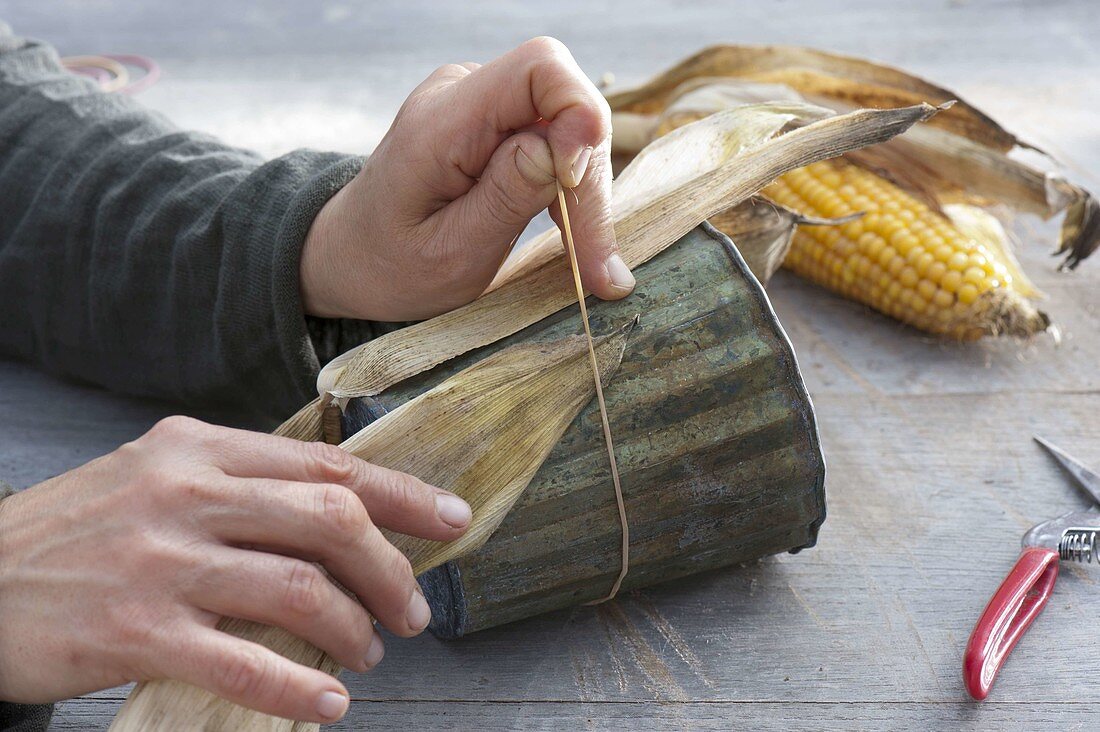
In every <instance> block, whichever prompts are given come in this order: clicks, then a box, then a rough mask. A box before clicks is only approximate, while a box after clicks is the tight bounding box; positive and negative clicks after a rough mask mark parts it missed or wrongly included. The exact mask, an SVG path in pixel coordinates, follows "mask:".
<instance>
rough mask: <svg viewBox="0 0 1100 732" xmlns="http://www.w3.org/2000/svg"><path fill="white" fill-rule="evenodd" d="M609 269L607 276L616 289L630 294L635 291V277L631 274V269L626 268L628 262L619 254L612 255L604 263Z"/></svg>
mask: <svg viewBox="0 0 1100 732" xmlns="http://www.w3.org/2000/svg"><path fill="white" fill-rule="evenodd" d="M604 265H605V266H606V267H607V276H608V277H610V278H611V284H612V285H614V286H615V288H616V289H619V290H625V291H626V292H630V291H631V290H633V289H634V284H635V280H634V275H633V274H631V273H630V268H629V267H627V266H626V262H624V261H623V258H622V257H620V256H619V255H618V254H612V255H611V256H610V257H608V258H607V261H606V262H604Z"/></svg>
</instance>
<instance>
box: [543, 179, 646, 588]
mask: <svg viewBox="0 0 1100 732" xmlns="http://www.w3.org/2000/svg"><path fill="white" fill-rule="evenodd" d="M576 195H577V193H576V191H574V192H573V196H574V197H576ZM578 200H579V199H578ZM558 206H559V207H560V208H561V223H562V229H564V233H565V244H566V251H567V252H568V253H569V266H570V267H571V268H572V270H573V284H574V285H575V286H576V288H577V302H578V304H579V305H580V309H581V322H582V323H584V335H585V336H586V337H587V338H588V360H589V361H590V362H591V364H592V378H593V380H594V381H595V382H596V401H597V402H598V403H599V405H600V420H601V421H602V422H603V437H604V442H606V443H607V459H608V462H609V463H610V464H611V482H612V483H613V484H614V486H615V503H616V505H617V506H618V508H619V523H620V524H621V525H622V535H623V542H622V564H621V566H620V568H619V576H618V577H617V578H616V579H615V584H613V585H612V586H611V591H610V592H609V593H607V596H606V597H604V598H602V599H600V600H593V601H592V602H589V603H586V604H588V605H599V604H600V603H603V602H607V601H608V600H613V599H615V595H617V594H619V588H620V587H621V586H622V584H623V580H624V579H626V573H627V572H629V571H630V524H629V522H628V521H627V519H626V501H625V500H624V499H623V487H622V484H621V483H620V482H619V466H618V464H617V463H616V462H615V444H614V443H613V442H612V440H611V424H610V422H609V421H608V419H607V404H606V403H605V402H604V398H603V384H602V383H601V382H602V380H601V378H600V366H599V363H598V362H597V361H596V346H595V344H593V342H592V327H591V326H590V325H589V324H588V307H587V306H586V305H585V304H584V287H583V286H582V285H581V271H580V268H579V267H578V265H577V250H576V247H574V246H573V230H572V228H570V226H569V209H568V207H567V206H566V205H565V189H564V188H562V187H561V182H560V181H559V182H558Z"/></svg>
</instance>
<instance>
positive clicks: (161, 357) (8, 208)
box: [0, 28, 370, 416]
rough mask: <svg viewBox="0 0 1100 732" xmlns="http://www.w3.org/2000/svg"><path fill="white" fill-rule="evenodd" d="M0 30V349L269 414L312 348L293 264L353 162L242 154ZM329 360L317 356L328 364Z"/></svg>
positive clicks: (144, 388) (309, 360) (305, 394)
mask: <svg viewBox="0 0 1100 732" xmlns="http://www.w3.org/2000/svg"><path fill="white" fill-rule="evenodd" d="M5 30H6V29H2V28H0V354H4V355H9V356H15V357H19V358H24V359H28V360H31V361H34V362H35V363H37V364H39V365H40V366H41V367H43V368H45V369H47V370H49V371H51V372H54V373H57V374H61V375H65V376H70V377H75V378H79V379H81V380H86V381H90V382H94V383H97V384H101V385H103V386H107V387H110V388H112V389H117V390H120V391H125V392H129V393H134V394H143V395H154V396H161V397H168V398H173V399H179V400H187V401H192V402H219V403H229V404H234V405H240V406H246V407H249V408H252V409H254V410H257V411H261V412H263V413H265V414H268V415H271V416H285V415H286V414H288V413H290V412H292V411H293V410H294V409H296V408H297V407H298V406H300V405H301V403H303V402H304V401H306V400H308V399H309V398H310V397H311V396H312V393H311V392H312V379H313V376H314V374H315V372H316V369H317V366H318V354H317V352H316V349H315V347H314V341H313V340H311V338H310V331H311V330H312V332H313V333H314V335H315V336H316V337H317V341H318V342H327V343H330V344H331V346H332V348H333V350H338V349H339V348H342V347H346V346H347V345H349V343H348V341H353V340H362V339H365V338H367V337H369V335H370V326H369V325H367V324H350V326H349V327H350V328H351V330H352V331H353V335H352V337H351V338H346V337H345V338H341V337H339V336H340V335H341V334H340V333H337V332H336V330H334V329H340V328H341V327H342V326H341V325H339V324H338V323H336V322H335V321H325V322H323V323H322V322H314V323H313V324H312V326H313V327H312V328H307V322H306V318H305V316H304V314H303V311H302V305H301V300H300V296H299V284H298V277H299V258H300V250H301V247H302V243H303V241H304V239H305V237H306V233H307V231H308V229H309V226H310V224H311V222H312V221H313V218H314V216H315V215H316V213H317V212H318V211H319V210H320V209H321V207H322V206H323V205H324V203H325V202H326V201H327V200H328V198H329V197H330V196H332V195H333V194H334V193H335V192H336V191H337V190H339V188H340V187H342V186H343V185H344V184H345V183H346V182H347V181H349V180H350V179H351V178H352V177H353V176H354V174H355V172H356V171H357V170H358V169H359V167H360V165H361V162H362V161H361V160H360V159H356V158H353V157H349V156H343V155H336V154H329V153H317V152H311V151H297V152H294V153H291V154H289V155H286V156H284V157H282V158H278V159H276V160H274V161H271V162H268V163H264V162H263V161H262V160H261V159H259V158H258V157H257V156H256V155H254V154H253V153H250V152H248V151H244V150H239V149H235V148H231V147H228V146H226V145H223V144H221V143H219V142H218V141H216V140H214V139H212V138H210V137H208V136H204V135H199V134H195V133H190V132H181V131H179V130H176V129H174V128H173V127H172V126H171V125H170V124H169V123H168V122H167V121H165V120H164V119H163V118H161V117H160V116H158V115H155V114H153V113H151V112H149V111H147V110H145V109H144V108H142V107H141V106H140V105H139V104H137V103H135V102H134V101H132V100H131V99H129V98H127V97H124V96H118V95H105V94H102V93H100V92H98V91H97V90H96V89H95V88H94V85H92V84H91V83H90V82H88V81H86V80H82V79H78V78H75V77H73V76H71V75H69V74H68V73H67V72H65V71H64V70H63V69H61V68H60V66H59V65H58V63H57V58H56V54H55V53H54V51H53V50H52V49H51V48H49V47H48V46H44V45H41V44H36V43H34V42H23V41H21V40H19V39H17V38H14V37H13V36H11V35H10V34H9V33H6V32H5ZM331 355H333V354H332V353H327V354H323V356H325V357H327V356H331Z"/></svg>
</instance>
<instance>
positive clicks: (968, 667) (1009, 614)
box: [963, 546, 1058, 701]
mask: <svg viewBox="0 0 1100 732" xmlns="http://www.w3.org/2000/svg"><path fill="white" fill-rule="evenodd" d="M1056 579H1058V552H1056V551H1054V550H1053V549H1045V548H1043V547H1037V546H1029V547H1026V548H1025V549H1024V551H1023V552H1022V553H1021V554H1020V558H1019V559H1017V560H1016V566H1015V567H1013V568H1012V571H1011V572H1009V573H1008V576H1007V577H1005V581H1004V582H1002V583H1001V586H1000V587H998V588H997V592H996V593H995V594H994V595H993V599H992V600H990V601H989V604H988V605H986V607H985V612H983V613H982V617H981V618H980V619H979V620H978V624H977V625H975V626H974V632H973V633H971V634H970V642H969V643H967V644H966V655H965V656H963V680H964V681H965V682H966V690H967V692H969V693H970V696H972V697H974V698H975V699H977V700H978V701H981V700H982V699H985V698H986V697H987V696H988V695H989V690H990V689H991V688H993V680H994V679H996V678H997V672H998V671H1000V670H1001V666H1002V665H1004V662H1005V659H1007V658H1008V654H1009V653H1010V652H1011V651H1012V648H1013V646H1015V645H1016V643H1017V641H1019V640H1020V638H1021V637H1022V636H1023V634H1024V631H1025V630H1027V628H1028V626H1029V625H1031V623H1032V622H1033V621H1034V620H1035V618H1036V617H1038V615H1039V611H1040V610H1042V609H1043V606H1044V605H1046V604H1047V600H1048V599H1049V598H1050V593H1051V592H1053V591H1054V581H1055V580H1056Z"/></svg>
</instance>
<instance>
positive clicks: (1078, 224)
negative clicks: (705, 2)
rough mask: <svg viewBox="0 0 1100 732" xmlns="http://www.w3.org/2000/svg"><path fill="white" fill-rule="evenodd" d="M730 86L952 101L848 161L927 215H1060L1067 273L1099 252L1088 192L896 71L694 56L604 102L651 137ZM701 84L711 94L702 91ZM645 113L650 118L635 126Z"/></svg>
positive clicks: (787, 58) (768, 56) (984, 120)
mask: <svg viewBox="0 0 1100 732" xmlns="http://www.w3.org/2000/svg"><path fill="white" fill-rule="evenodd" d="M731 79H732V80H736V81H740V82H744V83H746V84H748V85H750V88H751V86H752V85H761V84H770V85H773V86H776V87H778V88H780V89H782V90H784V91H783V96H782V97H781V98H782V99H784V100H790V99H792V97H791V94H795V95H797V97H798V98H801V99H803V100H805V101H807V102H811V103H814V104H819V105H822V106H826V107H829V108H831V109H834V110H836V111H845V110H848V109H852V108H855V107H862V106H870V107H882V106H895V105H898V104H911V103H913V102H914V101H927V102H935V103H943V102H945V101H948V100H959V101H958V103H957V104H955V105H954V106H953V107H952V108H951V109H948V110H946V111H944V112H943V113H941V114H939V115H937V116H936V118H935V119H933V120H931V122H930V123H929V124H928V125H921V126H919V127H916V128H914V129H913V130H911V131H910V132H909V133H907V134H906V135H904V136H903V137H899V138H896V139H894V140H891V141H890V142H888V143H886V144H883V145H878V146H875V147H873V148H868V149H865V150H860V151H856V152H854V153H852V154H850V155H848V157H849V158H850V159H851V160H853V161H855V162H857V163H859V164H860V165H862V166H863V167H867V168H869V169H871V170H875V171H877V172H880V173H885V175H886V177H888V178H890V179H892V180H894V182H896V183H898V184H899V185H901V186H903V187H904V188H906V189H907V190H909V191H910V192H911V193H914V194H915V195H917V196H918V197H920V198H922V199H923V200H925V201H929V202H934V203H935V204H936V205H937V207H938V204H942V203H948V202H956V203H969V204H972V205H979V206H985V205H990V204H1004V205H1006V206H1008V207H1010V208H1011V209H1013V210H1014V211H1021V212H1029V213H1035V214H1038V215H1040V216H1042V217H1044V218H1049V217H1052V216H1054V215H1056V214H1058V213H1061V212H1063V211H1065V212H1066V218H1065V220H1064V223H1063V227H1062V233H1061V236H1060V242H1059V247H1058V252H1057V253H1059V254H1067V259H1066V262H1065V264H1064V265H1063V266H1065V267H1070V268H1072V267H1075V266H1076V265H1077V263H1079V262H1080V261H1081V260H1082V259H1084V258H1085V257H1087V256H1088V255H1089V254H1091V253H1092V252H1093V251H1095V250H1096V248H1097V246H1098V245H1100V206H1098V205H1097V203H1096V201H1095V199H1094V198H1093V197H1092V196H1091V194H1089V193H1088V192H1087V191H1086V190H1084V189H1083V188H1081V187H1079V186H1077V185H1075V184H1073V183H1071V182H1069V181H1067V180H1066V179H1064V178H1062V177H1061V176H1058V175H1055V174H1053V173H1050V172H1046V171H1041V170H1036V169H1035V168H1032V167H1030V166H1028V165H1026V164H1024V163H1022V162H1020V161H1018V160H1016V159H1015V158H1013V157H1010V156H1009V153H1010V152H1013V151H1014V150H1017V149H1025V148H1026V149H1030V150H1035V151H1038V152H1040V153H1042V151H1039V150H1038V149H1037V148H1035V147H1034V146H1032V145H1029V144H1027V143H1024V142H1022V141H1020V140H1019V139H1017V138H1016V137H1015V136H1014V135H1012V134H1011V133H1009V132H1008V131H1006V130H1005V129H1004V128H1002V127H1001V126H1000V125H998V124H997V123H996V122H994V121H993V120H992V119H990V118H989V117H988V116H987V115H985V114H984V113H982V112H981V111H980V110H978V109H977V108H975V107H973V106H971V105H969V104H967V103H966V102H965V101H961V100H960V97H959V96H958V95H957V94H955V93H953V92H951V91H949V90H947V89H944V88H942V87H939V86H936V85H934V84H931V83H930V82H928V81H925V80H924V79H920V78H918V77H916V76H913V75H911V74H908V73H906V72H904V71H901V70H898V69H894V68H890V67H888V66H883V65H880V64H875V63H871V62H869V61H865V60H862V59H858V58H851V57H846V56H840V55H837V54H831V53H826V52H823V51H817V50H814V49H807V48H794V47H783V46H768V47H752V46H718V47H712V48H708V49H704V50H703V51H701V52H699V53H697V54H695V55H694V56H692V57H690V58H688V59H686V60H685V61H683V62H681V63H679V64H677V65H676V66H674V67H673V68H671V69H669V70H668V71H666V72H664V73H663V74H661V75H659V76H658V77H656V78H655V79H653V80H652V81H650V82H648V83H646V84H643V85H642V86H639V87H637V88H635V89H629V90H626V91H620V92H617V93H611V94H609V95H608V102H609V103H610V105H611V108H612V119H613V124H618V119H619V118H620V116H622V115H628V122H627V126H629V127H631V128H633V129H652V130H654V134H660V128H661V127H662V126H663V127H665V128H666V129H667V128H668V127H669V126H675V124H677V123H678V118H679V117H681V116H683V115H692V114H694V115H696V116H701V115H704V114H710V113H712V112H714V111H715V109H716V107H719V106H720V105H721V104H722V102H723V99H725V100H726V101H727V102H729V103H739V102H738V101H737V95H736V92H735V91H731V87H727V86H725V85H727V84H729V80H731ZM708 85H710V86H713V87H714V88H713V89H711V90H707V89H706V87H707V86H708ZM646 115H650V116H651V119H648V120H647V119H645V116H646ZM632 137H633V138H635V139H631V138H632ZM636 138H637V135H634V136H631V135H628V136H627V142H628V143H629V144H630V145H633V146H636V145H637V144H638V143H639V142H640V140H638V139H636ZM617 152H618V153H620V155H621V154H623V153H630V152H631V151H630V150H628V149H618V150H617ZM1043 154H1044V155H1045V153H1043ZM1047 157H1048V159H1050V158H1049V156H1047ZM1051 160H1052V159H1051ZM727 233H731V232H727Z"/></svg>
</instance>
